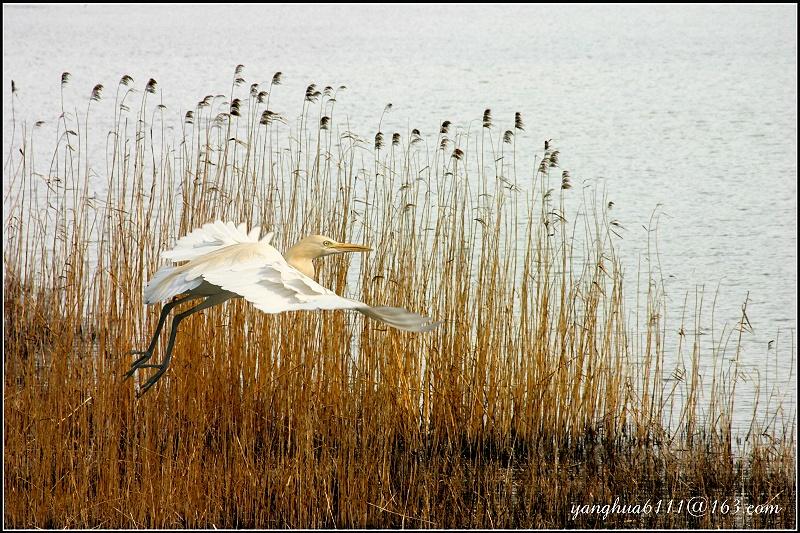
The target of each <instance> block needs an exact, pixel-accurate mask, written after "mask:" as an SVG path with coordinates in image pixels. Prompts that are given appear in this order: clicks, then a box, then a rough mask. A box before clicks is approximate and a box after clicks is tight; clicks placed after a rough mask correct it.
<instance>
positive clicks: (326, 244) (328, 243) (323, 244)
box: [322, 241, 333, 248]
mask: <svg viewBox="0 0 800 533" xmlns="http://www.w3.org/2000/svg"><path fill="white" fill-rule="evenodd" d="M331 244H333V243H331V241H325V242H323V243H322V246H325V247H326V248H327V247H328V246H330V245H331Z"/></svg>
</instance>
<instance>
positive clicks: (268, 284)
mask: <svg viewBox="0 0 800 533" xmlns="http://www.w3.org/2000/svg"><path fill="white" fill-rule="evenodd" d="M256 230H257V228H253V230H251V231H250V232H249V234H248V233H247V231H246V227H245V226H244V225H239V226H238V227H236V226H234V225H233V224H232V223H223V222H220V221H217V222H215V223H213V224H206V225H205V226H203V227H202V228H200V229H199V230H195V231H193V232H192V233H190V234H189V235H187V236H186V237H184V238H182V239H181V240H179V241H178V243H176V245H175V248H173V249H172V250H171V251H169V252H166V253H165V254H162V255H164V256H165V257H169V258H171V259H172V260H173V261H182V260H186V259H188V260H189V262H188V263H185V264H183V265H181V266H177V267H175V266H165V267H162V268H161V269H160V270H159V271H158V272H156V274H155V275H154V276H153V279H151V280H150V282H149V283H148V284H147V287H146V288H145V301H146V302H147V303H154V302H157V301H160V300H166V299H169V298H171V297H172V296H175V295H177V294H180V293H182V292H187V291H191V290H192V289H195V288H198V287H200V286H201V285H202V284H203V282H204V281H205V282H207V283H208V284H211V285H212V286H217V287H219V288H220V289H222V290H225V291H230V292H232V293H235V294H238V295H239V296H241V297H242V298H244V299H245V300H247V301H248V302H250V303H252V304H253V305H254V306H255V307H256V308H257V309H259V310H261V311H264V312H265V313H282V312H284V311H313V310H319V309H328V310H332V309H352V310H355V311H359V312H361V313H363V314H364V315H366V316H368V317H370V318H372V319H374V320H378V321H380V322H383V323H385V324H388V325H390V326H392V327H394V328H397V329H401V330H405V331H416V332H423V331H431V330H432V329H434V328H436V327H437V326H438V325H439V324H440V322H434V321H432V320H431V319H430V318H428V317H425V316H422V315H419V314H417V313H412V312H410V311H407V310H405V309H402V308H400V307H370V306H368V305H367V304H365V303H363V302H359V301H358V300H352V299H349V298H344V297H342V296H339V295H338V294H336V293H335V292H333V291H331V290H330V289H327V288H325V287H323V286H322V285H320V284H319V283H317V282H316V281H314V280H313V279H311V278H309V277H308V276H306V275H305V274H303V273H301V272H300V271H299V270H297V269H295V268H293V267H292V266H290V265H289V264H288V263H287V262H286V260H285V259H284V258H283V255H281V253H280V252H279V251H278V250H276V249H275V248H273V247H272V246H271V245H270V244H269V239H270V238H271V237H272V234H271V233H270V234H268V235H267V236H266V237H265V238H263V239H261V240H260V241H259V240H258V231H256ZM201 251H202V253H201ZM204 287H207V286H206V285H204ZM199 290H204V291H207V290H208V289H207V288H206V289H202V288H201V289H199ZM203 294H204V295H207V292H204V293H203Z"/></svg>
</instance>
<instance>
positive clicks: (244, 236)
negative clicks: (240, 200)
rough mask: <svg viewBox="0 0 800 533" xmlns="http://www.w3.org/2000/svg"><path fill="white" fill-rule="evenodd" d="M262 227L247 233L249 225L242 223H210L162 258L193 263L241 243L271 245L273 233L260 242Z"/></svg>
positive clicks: (187, 237)
mask: <svg viewBox="0 0 800 533" xmlns="http://www.w3.org/2000/svg"><path fill="white" fill-rule="evenodd" d="M260 233H261V227H260V226H256V227H254V228H253V229H251V230H250V232H249V233H248V231H247V224H245V223H244V222H242V223H241V224H239V225H238V226H237V225H235V224H234V223H233V222H222V221H221V220H217V221H215V222H209V223H208V224H204V225H203V226H202V227H200V228H197V229H195V230H194V231H192V232H191V233H189V234H188V235H185V236H183V237H181V238H180V239H178V241H177V242H176V243H175V246H174V247H173V248H172V249H171V250H167V251H165V252H162V253H161V257H163V258H165V259H171V260H172V261H173V262H177V261H191V260H192V259H196V258H198V257H201V256H203V255H205V254H207V253H210V252H215V251H217V250H219V249H221V248H225V247H226V246H231V245H233V244H241V243H255V242H263V243H265V244H269V243H270V241H271V240H272V235H273V233H271V232H270V233H267V234H266V235H265V236H264V238H263V239H261V240H260V241H259V235H260Z"/></svg>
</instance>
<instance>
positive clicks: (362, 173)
mask: <svg viewBox="0 0 800 533" xmlns="http://www.w3.org/2000/svg"><path fill="white" fill-rule="evenodd" d="M244 76H245V74H244V68H243V67H242V66H241V65H240V66H238V67H237V69H236V72H235V75H234V77H233V80H232V84H231V91H230V94H228V95H226V96H215V95H209V96H207V97H205V98H203V99H202V100H200V101H199V102H198V103H197V104H196V105H194V106H193V107H192V108H191V109H190V110H189V111H188V112H186V113H183V112H181V115H180V116H181V117H182V118H181V119H179V120H180V122H178V121H176V120H175V119H174V117H175V116H176V112H175V111H173V110H168V109H166V108H165V107H164V106H163V105H161V104H160V101H161V100H160V87H159V86H158V84H157V82H156V81H155V80H152V79H151V80H149V81H148V82H147V83H144V84H141V83H139V81H138V80H137V81H136V82H134V80H133V79H132V78H131V77H130V76H124V77H123V78H122V79H121V80H120V82H119V84H118V86H117V87H116V88H115V89H113V90H112V89H110V88H104V87H103V86H102V85H97V86H96V87H94V89H93V90H92V91H91V92H90V93H89V92H87V95H88V96H89V99H88V102H84V103H85V105H84V106H83V107H84V108H85V112H68V111H67V110H66V108H64V103H63V102H64V99H65V97H64V94H65V92H66V93H67V94H71V93H70V90H71V89H72V87H71V86H70V76H69V74H68V73H65V74H64V76H63V77H62V86H61V91H62V96H61V99H62V111H63V113H62V115H61V117H60V118H59V119H58V124H57V135H56V137H57V143H56V146H55V148H54V149H53V153H52V159H51V160H50V161H46V162H40V161H35V160H34V159H35V157H34V154H35V150H34V146H33V144H34V141H35V142H36V143H41V142H44V141H43V140H42V139H40V138H38V137H37V135H36V132H37V127H38V126H37V125H34V126H33V127H32V128H29V127H28V126H27V124H18V123H17V122H16V121H15V122H14V132H13V133H11V132H9V135H14V137H13V139H12V141H11V144H12V146H11V147H10V151H9V153H8V155H7V157H6V161H5V164H4V176H5V180H6V184H7V189H6V191H7V192H6V195H5V198H4V207H5V220H4V252H3V260H4V270H5V276H4V299H3V305H4V376H5V378H4V445H5V447H4V466H5V475H4V488H5V502H4V503H5V506H4V522H5V526H6V527H44V528H75V527H103V528H120V527H125V528H132V527H137V528H139V527H148V528H179V527H181V528H198V527H204V528H211V527H237V528H238V527H241V528H268V527H275V528H295V527H315V528H316V527H337V528H349V527H408V528H423V527H424V528H472V527H488V528H523V527H536V528H542V527H552V528H563V527H570V528H571V527H777V528H793V527H794V526H795V512H796V508H795V497H796V486H795V474H796V470H795V444H796V443H795V437H794V431H795V425H794V414H793V410H790V411H791V412H790V413H789V414H788V415H787V414H786V412H784V411H783V410H782V409H783V406H779V407H777V408H776V412H779V413H783V415H782V416H783V419H782V418H781V416H776V417H774V418H769V419H762V418H761V417H759V416H757V414H756V413H755V412H754V413H753V423H752V425H751V430H750V431H749V432H747V433H746V434H743V435H742V434H739V433H737V432H735V431H734V430H733V429H732V427H731V423H730V421H731V419H732V416H733V413H734V410H735V409H736V406H735V403H734V399H735V384H736V379H737V374H736V368H735V366H731V365H730V364H729V363H727V361H728V360H729V359H731V358H732V357H733V356H734V355H735V356H736V357H738V348H733V349H732V350H735V353H733V352H732V350H731V349H728V350H727V351H725V350H723V349H719V350H716V349H715V350H712V352H711V353H706V352H703V349H702V346H703V345H702V343H701V342H700V339H699V333H686V334H682V335H681V337H680V339H679V340H678V345H679V350H680V360H681V361H682V366H681V369H678V370H676V369H675V368H673V367H672V366H669V365H667V364H666V363H665V337H666V336H667V335H669V333H668V332H667V331H666V330H665V329H664V318H663V315H664V313H665V303H664V294H663V289H662V286H663V285H662V284H661V283H660V277H659V276H660V273H659V272H658V271H657V270H656V269H655V267H651V268H652V269H651V270H647V271H643V272H638V273H637V275H638V276H639V278H640V285H641V286H642V287H643V294H645V299H644V300H643V302H642V304H641V306H639V308H637V309H627V308H626V306H629V304H628V300H627V299H626V297H625V296H624V292H625V291H624V285H625V284H624V280H625V269H624V268H623V263H622V260H621V258H620V257H618V256H617V254H616V251H615V242H616V240H617V239H619V238H620V237H619V234H620V232H621V231H622V230H621V224H620V222H619V221H617V220H616V219H614V217H613V210H612V205H611V203H609V202H608V199H607V198H604V197H602V195H600V194H599V193H591V192H586V191H587V189H584V188H582V187H574V188H573V179H574V178H572V176H570V174H569V171H568V170H565V169H564V168H563V164H562V161H561V159H563V156H562V155H561V154H560V152H559V150H558V149H557V148H556V147H555V146H553V145H552V143H551V141H547V142H546V143H545V144H544V146H543V147H542V148H541V149H538V150H537V151H536V152H535V157H532V156H531V154H532V152H531V151H530V150H528V149H525V156H526V157H522V154H520V156H519V157H518V148H517V146H518V144H519V145H520V146H522V144H523V142H522V139H524V138H525V131H524V128H525V125H524V122H523V117H521V116H520V115H519V114H517V115H516V116H515V117H514V120H513V121H511V120H510V119H509V123H508V124H502V125H501V124H496V121H497V118H496V117H493V115H492V113H491V110H489V109H487V110H486V112H485V113H484V114H483V117H482V121H481V122H480V124H479V126H476V127H475V129H474V130H473V131H469V130H465V129H463V128H457V127H456V125H455V124H452V123H450V122H449V121H445V122H444V123H443V124H441V125H440V126H439V125H437V127H436V130H434V133H433V134H428V135H425V134H422V133H420V131H418V130H416V129H414V130H412V131H407V132H389V131H381V125H380V124H379V126H378V131H377V132H376V134H375V135H374V136H373V135H369V136H367V137H361V136H359V135H358V134H357V133H355V132H353V131H350V130H349V129H348V127H347V122H346V121H342V120H340V118H339V116H338V115H337V114H336V113H335V108H336V100H337V99H339V98H341V97H343V96H344V95H345V94H346V93H345V92H343V91H344V87H339V88H336V89H335V88H333V87H330V86H329V87H317V86H316V85H310V86H309V87H308V88H307V90H306V91H305V95H304V96H303V99H302V111H301V113H300V115H299V116H298V117H296V118H292V117H290V116H289V115H288V114H287V113H281V112H278V111H275V110H273V109H272V108H270V95H271V94H272V92H273V91H277V90H280V89H281V87H280V85H281V79H282V74H281V73H276V74H275V75H274V76H273V77H272V78H271V79H270V81H268V82H266V83H261V84H255V83H254V84H252V85H249V84H248V83H247V82H246V81H245V77H244ZM268 79H269V78H268ZM137 85H139V89H138V90H135V87H136V86H137ZM248 87H249V89H248ZM112 97H113V98H114V116H113V117H111V118H109V117H104V118H103V120H105V121H109V120H113V121H112V122H110V123H111V124H112V127H111V131H109V132H106V131H102V128H100V130H101V131H100V133H101V134H102V135H103V136H104V138H105V141H104V145H103V146H104V148H105V152H104V153H103V154H101V155H98V154H96V153H93V152H92V151H91V150H89V149H88V148H87V147H88V146H90V145H92V143H93V142H96V141H93V139H96V138H97V134H96V132H97V131H98V129H97V126H93V124H94V123H96V122H97V118H96V117H95V116H94V115H93V109H92V106H93V104H94V103H95V102H97V101H98V100H100V99H110V98H112ZM12 98H17V96H16V95H13V96H12ZM298 100H300V99H299V98H298ZM390 109H391V105H389V106H387V109H386V112H389V111H390ZM532 118H533V119H535V117H532ZM170 127H172V129H170ZM93 128H94V129H93ZM90 132H92V133H91V134H90ZM437 132H438V133H437ZM106 134H107V135H106ZM526 144H530V143H526ZM538 144H539V143H537V145H538ZM522 161H525V163H522ZM43 169H46V170H43ZM569 195H573V196H574V195H581V196H585V198H584V199H583V200H582V201H581V202H580V205H581V207H580V208H579V209H578V210H577V211H576V210H571V209H570V208H569V207H568V206H569V204H568V203H567V202H565V199H566V198H568V197H569ZM216 219H221V220H231V221H235V222H247V223H248V225H249V226H253V225H261V226H262V227H263V228H265V230H275V232H276V237H275V241H274V244H275V245H276V246H277V247H278V248H279V249H285V248H286V247H288V246H289V245H291V244H292V243H293V242H295V241H296V240H297V239H298V238H300V237H301V236H303V235H306V234H309V233H322V234H327V235H330V236H331V237H333V238H335V239H340V240H347V241H351V242H365V243H368V244H369V245H371V246H372V247H373V248H374V251H373V252H372V253H370V254H366V255H364V256H363V257H360V258H351V257H339V258H336V259H333V260H326V261H323V262H322V263H321V264H320V265H318V267H319V269H320V282H321V283H323V284H324V285H326V286H328V287H330V288H332V289H333V290H335V291H336V292H337V293H339V294H344V295H348V296H352V297H357V298H359V299H361V300H363V301H366V302H368V303H372V304H376V305H378V304H381V305H385V304H388V305H395V306H403V307H406V308H408V309H411V310H413V311H416V312H420V313H423V314H426V315H428V316H432V317H435V318H437V319H439V320H442V321H443V325H442V326H441V327H440V328H439V329H438V330H436V331H434V332H432V333H428V334H409V333H404V332H400V331H397V330H394V329H390V328H389V329H387V328H385V327H383V326H382V325H381V324H379V323H376V322H371V321H369V320H368V319H366V320H365V319H364V318H363V317H360V316H356V314H349V313H345V312H319V313H289V314H283V315H267V314H264V313H261V312H259V311H257V310H255V309H254V308H253V307H252V306H250V305H248V304H246V303H244V302H242V301H233V302H229V303H227V304H225V305H224V306H220V307H219V308H215V309H211V310H208V311H205V312H203V313H201V314H199V315H195V316H193V317H192V318H191V319H189V320H187V321H186V322H185V323H184V324H182V328H181V331H180V333H179V335H178V339H177V344H176V347H175V357H174V359H173V362H172V364H171V366H170V368H169V370H168V372H167V374H166V375H165V377H164V378H163V379H162V380H161V381H160V382H159V383H158V384H157V386H156V387H155V388H154V389H153V390H152V391H150V392H149V393H147V394H146V395H143V396H142V397H140V398H137V396H136V386H137V383H136V380H135V379H133V380H128V381H123V380H122V376H123V374H124V372H125V371H126V370H127V369H128V367H129V365H130V363H131V361H132V358H131V356H129V355H128V352H129V351H130V350H131V349H138V348H141V347H142V346H143V345H144V344H145V343H146V342H147V339H148V338H149V335H150V334H151V333H152V331H153V330H154V328H155V324H156V321H157V319H158V314H159V311H160V308H159V307H160V306H152V307H146V306H145V305H144V304H143V301H142V288H143V286H144V284H145V282H146V281H147V280H148V279H149V276H150V275H152V273H153V272H155V271H156V270H157V269H158V267H159V266H160V265H161V260H160V259H159V253H160V252H161V251H163V250H165V249H167V248H169V247H170V246H171V245H172V243H174V241H175V239H176V238H178V237H180V236H181V235H183V234H185V233H186V232H188V231H191V230H192V229H194V228H196V227H199V226H200V225H202V224H204V223H206V222H210V221H213V220H216ZM650 264H655V262H651V263H650ZM700 297H701V295H700V296H698V300H697V302H698V303H697V305H696V306H695V309H697V308H699V307H700V305H701V303H700V302H701V300H700ZM631 316H635V317H637V318H636V319H631V318H630V317H631ZM697 316H698V317H699V316H700V314H699V313H697ZM687 320H691V319H687ZM698 320H699V318H698ZM745 320H746V314H745V311H743V318H742V320H741V323H740V326H742V327H741V328H740V330H741V329H743V327H744V325H745ZM695 326H696V324H687V327H686V329H687V331H690V332H691V331H694V332H698V331H699V329H700V328H699V327H695ZM162 340H164V339H162ZM163 348H164V346H163V344H162V345H161V346H160V349H161V350H163ZM791 349H792V350H793V349H794V348H793V346H792V348H791ZM156 356H157V357H158V352H157V354H156ZM701 359H702V360H704V361H708V360H709V359H713V361H714V366H713V370H712V371H711V373H710V374H708V373H706V374H704V373H703V372H704V370H703V368H705V367H704V366H703V365H702V364H701ZM717 362H718V364H717ZM142 379H144V377H142ZM709 384H711V385H710V386H709ZM792 409H793V408H792ZM781 420H783V421H782V422H781ZM700 499H703V500H704V501H706V502H708V504H709V505H714V503H713V502H715V501H716V502H718V505H719V507H718V508H717V509H716V511H715V512H711V511H710V509H709V510H708V511H707V512H694V513H692V512H688V505H689V503H688V502H690V501H698V500H700ZM723 501H724V502H727V503H726V505H727V506H728V510H727V512H723V509H722V502H723ZM615 502H617V503H618V504H619V505H621V506H628V507H627V511H628V512H622V511H621V510H620V509H619V508H616V509H614V508H611V509H609V510H608V512H605V513H603V512H602V509H600V510H595V511H594V512H588V511H587V512H583V511H582V510H581V506H591V505H596V506H602V505H605V504H614V503H615ZM659 502H660V504H659ZM681 502H683V503H681ZM647 503H649V504H650V512H649V513H648V512H646V510H647V508H646V507H641V506H644V505H645V504H647ZM737 503H738V504H740V505H741V509H738V510H737V511H736V512H733V511H732V510H731V509H732V508H733V506H734V505H736V504H737ZM637 504H638V505H639V506H640V508H639V512H636V510H635V509H633V508H632V506H633V505H637ZM657 504H658V505H660V507H659V508H658V509H657V510H656V505H657ZM668 504H669V505H670V512H667V505H668ZM679 505H681V506H682V507H681V508H680V509H679V508H678V506H679ZM748 505H750V506H756V505H758V506H761V507H759V508H758V509H756V508H755V507H753V508H752V509H750V508H746V506H748ZM683 506H686V507H683ZM748 509H749V510H750V512H748ZM584 510H585V509H584Z"/></svg>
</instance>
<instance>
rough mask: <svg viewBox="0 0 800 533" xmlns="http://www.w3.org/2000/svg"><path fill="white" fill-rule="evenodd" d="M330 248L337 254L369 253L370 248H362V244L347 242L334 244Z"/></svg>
mask: <svg viewBox="0 0 800 533" xmlns="http://www.w3.org/2000/svg"><path fill="white" fill-rule="evenodd" d="M331 248H333V249H334V250H336V251H337V252H370V251H372V248H370V247H369V246H364V245H362V244H350V243H347V242H339V243H336V244H331Z"/></svg>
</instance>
